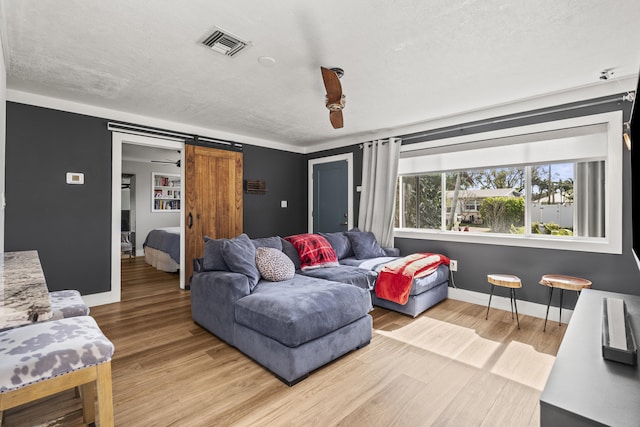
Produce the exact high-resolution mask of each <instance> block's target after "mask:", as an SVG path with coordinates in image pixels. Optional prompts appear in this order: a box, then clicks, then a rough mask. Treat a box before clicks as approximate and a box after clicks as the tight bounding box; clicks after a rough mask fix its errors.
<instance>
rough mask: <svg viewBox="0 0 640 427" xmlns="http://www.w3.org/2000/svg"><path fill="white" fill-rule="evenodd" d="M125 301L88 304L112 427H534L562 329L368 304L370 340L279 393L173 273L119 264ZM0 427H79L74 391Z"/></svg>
mask: <svg viewBox="0 0 640 427" xmlns="http://www.w3.org/2000/svg"><path fill="white" fill-rule="evenodd" d="M122 272H123V281H122V299H123V301H122V302H120V303H116V304H109V305H105V306H100V307H93V308H92V309H91V314H92V315H93V316H94V317H95V319H96V320H97V322H98V324H99V325H100V327H101V328H102V330H103V332H104V333H105V334H106V335H107V336H108V337H109V338H110V339H111V340H112V341H113V342H114V344H115V347H116V351H115V355H114V358H113V362H112V368H113V394H114V412H115V422H116V425H118V426H214V425H221V426H224V425H238V426H256V425H284V426H306V425H316V426H332V425H340V426H429V425H436V426H538V425H539V403H538V399H539V397H540V392H541V390H542V388H543V387H544V384H545V381H546V378H547V376H548V374H549V371H550V369H551V365H552V364H553V360H554V356H555V354H556V352H557V350H558V347H559V345H560V341H561V339H562V336H563V334H564V330H565V326H562V327H558V324H557V323H551V324H550V325H552V326H551V327H549V328H548V329H547V332H546V333H543V332H542V328H543V322H544V321H543V320H541V319H537V318H533V317H529V316H521V317H520V325H521V329H520V330H518V329H517V328H516V323H515V320H512V319H511V313H509V312H504V311H500V310H494V309H492V310H491V312H490V314H489V320H485V318H484V317H485V310H486V307H482V306H478V305H474V304H469V303H464V302H461V301H455V300H446V301H444V302H442V303H440V304H438V305H437V306H435V307H433V308H432V309H430V310H428V311H427V312H426V313H423V314H422V315H421V316H419V317H417V318H416V319H412V318H410V317H407V316H404V315H401V314H398V313H395V312H391V311H388V310H385V309H381V308H376V309H375V310H374V311H373V312H372V313H371V314H372V315H373V317H374V336H373V339H372V341H371V344H370V345H368V346H367V347H365V348H363V349H361V350H358V351H355V352H352V353H350V354H348V355H346V356H344V357H342V358H340V359H339V360H337V361H335V362H333V363H331V364H330V365H328V366H325V367H323V368H321V369H319V370H317V371H316V372H314V373H312V374H311V375H310V376H309V378H307V379H306V380H304V381H302V382H301V383H299V384H297V385H295V386H293V387H287V386H286V385H284V384H283V383H281V382H280V381H279V380H277V379H276V378H275V377H274V376H273V374H271V373H270V372H268V371H266V370H265V369H264V368H262V367H261V366H259V365H258V364H256V363H255V362H253V361H252V360H250V359H249V358H247V357H246V356H244V355H243V354H242V353H240V352H239V351H237V350H235V349H234V348H231V347H229V346H228V345H227V344H225V343H223V342H222V341H220V340H219V339H217V338H216V337H214V336H213V335H211V334H210V333H208V332H207V331H205V330H204V329H202V328H200V327H199V326H198V325H196V324H194V323H193V321H192V320H191V311H190V301H189V292H188V291H183V290H180V289H179V286H178V276H177V275H176V274H171V273H164V272H160V271H156V270H155V269H153V268H152V267H150V266H148V265H147V264H145V263H144V260H143V258H141V257H140V258H136V259H135V261H134V262H129V261H128V260H124V261H123V263H122ZM3 425H5V426H35V425H41V426H77V425H82V414H81V410H80V403H79V399H77V398H75V395H74V393H73V391H68V392H64V393H60V394H58V395H56V396H52V397H50V398H47V399H42V400H40V401H37V402H34V403H32V404H29V405H24V406H22V407H20V408H15V409H13V410H10V411H7V412H6V413H5V417H4V424H3Z"/></svg>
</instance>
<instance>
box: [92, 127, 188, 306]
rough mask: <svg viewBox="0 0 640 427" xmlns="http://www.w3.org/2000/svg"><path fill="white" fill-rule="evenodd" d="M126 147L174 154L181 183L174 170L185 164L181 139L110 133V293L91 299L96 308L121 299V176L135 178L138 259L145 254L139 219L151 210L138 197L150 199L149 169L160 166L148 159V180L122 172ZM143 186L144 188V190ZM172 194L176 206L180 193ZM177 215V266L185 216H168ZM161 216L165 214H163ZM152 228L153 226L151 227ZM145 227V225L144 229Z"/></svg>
mask: <svg viewBox="0 0 640 427" xmlns="http://www.w3.org/2000/svg"><path fill="white" fill-rule="evenodd" d="M127 147H136V148H138V149H142V148H145V147H146V148H147V149H150V148H153V149H161V150H167V151H163V154H165V156H164V157H166V155H168V154H169V153H172V154H175V155H176V156H177V157H178V159H177V160H176V162H179V163H177V164H176V163H174V164H173V165H170V166H171V167H173V171H172V172H173V174H174V175H177V177H178V178H179V179H180V180H181V181H182V182H184V168H181V167H177V166H178V164H184V140H183V139H179V138H168V137H167V138H158V137H151V136H144V135H135V134H127V133H121V132H113V133H112V203H111V206H112V223H111V234H112V246H111V291H110V292H107V293H104V294H99V295H96V296H95V297H94V299H95V303H96V304H95V305H97V304H108V303H111V302H118V301H120V299H121V290H122V289H121V257H120V254H121V245H120V243H121V236H122V235H121V233H122V202H123V200H122V174H123V173H127V174H130V175H136V179H135V183H136V190H135V194H136V220H135V227H136V243H135V247H136V255H138V256H141V255H144V251H143V248H142V243H143V242H144V239H145V237H146V234H145V233H144V230H142V225H143V221H142V220H141V219H140V215H141V213H142V212H143V211H144V212H145V213H146V212H149V214H150V213H151V211H152V205H151V202H152V201H151V200H149V205H147V206H145V207H144V208H143V207H142V206H141V197H142V194H143V193H144V194H146V195H148V197H149V198H151V197H152V194H153V191H152V175H151V172H153V171H151V169H154V168H155V169H157V168H160V167H163V166H168V165H161V164H160V163H152V162H151V160H148V163H147V164H148V166H147V168H148V175H149V176H148V179H147V177H143V175H145V172H142V173H132V172H131V171H130V170H129V171H126V170H123V150H125V149H126V148H127ZM143 184H144V186H145V188H146V191H144V189H143V188H142V187H143ZM172 195H173V196H174V197H175V199H176V201H177V203H178V205H179V204H181V203H182V197H183V193H182V192H172ZM174 214H175V215H177V216H178V217H179V218H178V219H177V222H178V223H179V226H178V227H179V230H180V254H179V258H180V262H179V263H178V264H179V265H180V266H184V215H182V214H181V213H180V211H177V212H174V213H170V214H169V215H174ZM160 215H166V214H164V213H162V214H160ZM150 225H151V226H153V224H150ZM145 227H146V226H145ZM179 276H180V288H182V289H184V287H185V279H184V268H180V270H179Z"/></svg>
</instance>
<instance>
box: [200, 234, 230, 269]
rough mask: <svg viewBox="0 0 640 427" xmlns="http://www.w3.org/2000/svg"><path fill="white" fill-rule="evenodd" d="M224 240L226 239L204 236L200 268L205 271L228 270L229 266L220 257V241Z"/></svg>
mask: <svg viewBox="0 0 640 427" xmlns="http://www.w3.org/2000/svg"><path fill="white" fill-rule="evenodd" d="M226 240H227V239H212V238H210V237H207V236H204V255H203V257H202V258H203V259H202V268H203V269H204V270H205V271H213V270H219V271H229V268H228V267H227V264H226V263H225V262H224V258H223V257H222V243H224V241H226Z"/></svg>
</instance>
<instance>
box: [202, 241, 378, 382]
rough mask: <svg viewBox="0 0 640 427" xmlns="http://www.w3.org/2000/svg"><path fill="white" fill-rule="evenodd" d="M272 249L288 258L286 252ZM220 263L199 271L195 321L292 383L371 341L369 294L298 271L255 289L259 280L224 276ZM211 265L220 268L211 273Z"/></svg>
mask: <svg viewBox="0 0 640 427" xmlns="http://www.w3.org/2000/svg"><path fill="white" fill-rule="evenodd" d="M245 239H247V238H246V236H245ZM278 242H279V240H278ZM257 243H264V242H257ZM209 246H211V244H209ZM270 249H271V250H275V251H276V252H277V251H280V252H279V253H280V254H281V255H282V256H283V257H285V258H286V255H284V253H282V248H281V246H280V247H279V248H270ZM217 252H219V251H218V250H215V251H213V250H211V251H209V255H211V253H217ZM205 256H207V243H205ZM254 256H255V255H254ZM218 261H220V260H216V261H215V262H212V260H211V259H209V260H208V262H207V260H206V259H205V260H202V261H201V262H199V263H198V264H197V265H196V266H197V267H198V268H196V272H195V273H194V275H193V277H192V280H191V285H190V286H191V311H192V318H193V320H194V322H196V323H197V324H199V325H200V326H202V327H203V328H205V329H207V330H208V331H210V332H211V333H213V334H214V335H216V336H217V337H219V338H220V339H222V340H223V341H225V342H226V343H228V344H229V345H232V346H234V347H236V348H237V349H238V350H240V351H242V352H243V353H244V354H246V355H247V356H249V357H251V358H252V359H253V360H255V361H256V362H258V363H259V364H261V365H262V366H264V367H265V368H267V369H269V370H270V371H272V372H273V373H274V374H275V375H276V376H277V377H278V378H280V379H281V380H282V381H283V382H285V383H286V384H288V385H293V384H295V383H296V382H298V381H300V380H302V379H304V378H306V376H307V375H308V374H309V373H310V372H311V371H313V370H315V369H317V368H320V367H321V366H323V365H325V364H327V363H329V362H331V361H333V360H335V359H336V358H338V357H340V356H342V355H344V354H346V353H348V352H350V351H353V350H356V349H358V348H360V347H363V346H365V345H367V344H368V343H369V342H370V341H371V336H372V319H371V316H369V314H368V313H369V311H371V309H372V304H371V294H370V292H369V290H368V289H363V288H360V287H357V286H352V285H349V284H345V283H339V282H333V281H328V280H324V279H318V278H312V277H306V276H303V275H299V274H295V275H294V274H293V273H292V277H291V278H288V279H282V280H279V281H267V280H264V279H261V280H259V281H258V282H257V283H255V284H253V285H252V283H251V277H252V276H251V275H249V276H247V275H246V274H242V273H239V272H232V271H222V270H221V269H222V268H225V266H224V264H223V263H221V262H218ZM287 261H288V262H290V261H289V260H288V259H287ZM203 265H210V266H214V267H215V268H217V269H218V270H211V271H203V270H202V268H201V267H202V266H203ZM291 268H292V272H293V265H291Z"/></svg>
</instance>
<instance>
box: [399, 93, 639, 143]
mask: <svg viewBox="0 0 640 427" xmlns="http://www.w3.org/2000/svg"><path fill="white" fill-rule="evenodd" d="M635 94H636V93H635V91H630V92H627V93H626V94H624V95H617V96H616V97H615V98H609V99H602V100H600V101H592V102H586V103H580V104H576V105H570V106H564V107H559V108H554V109H549V110H543V111H538V112H533V113H524V114H516V115H511V116H508V117H504V118H501V119H488V120H481V121H478V122H474V123H471V124H469V125H460V126H455V127H448V128H444V129H439V130H434V131H427V132H422V133H420V134H418V135H411V134H409V135H411V136H401V137H400V138H402V139H403V140H404V141H408V140H412V139H418V138H424V137H426V136H433V135H439V134H442V133H448V132H455V131H462V130H466V129H471V128H476V127H480V126H486V125H490V124H496V123H505V122H510V121H515V120H520V119H527V118H530V117H538V116H543V115H546V114H553V113H560V112H564V111H571V110H576V109H578V108H586V107H593V106H595V105H602V104H609V103H612V102H620V101H628V102H633V101H634V99H635Z"/></svg>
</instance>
